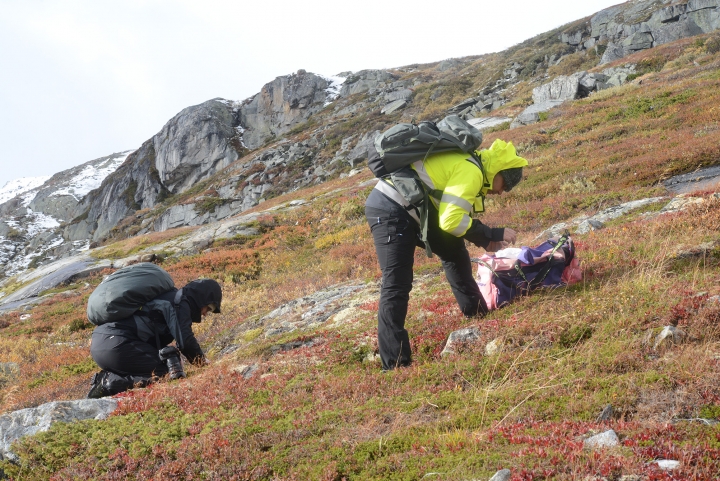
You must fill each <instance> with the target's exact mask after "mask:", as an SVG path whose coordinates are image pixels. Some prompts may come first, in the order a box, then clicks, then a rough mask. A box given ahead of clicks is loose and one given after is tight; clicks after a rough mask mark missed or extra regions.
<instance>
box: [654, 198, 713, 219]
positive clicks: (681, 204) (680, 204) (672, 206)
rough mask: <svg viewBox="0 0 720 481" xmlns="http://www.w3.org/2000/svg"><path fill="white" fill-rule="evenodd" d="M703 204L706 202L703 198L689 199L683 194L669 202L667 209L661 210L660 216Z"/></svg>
mask: <svg viewBox="0 0 720 481" xmlns="http://www.w3.org/2000/svg"><path fill="white" fill-rule="evenodd" d="M703 202H705V199H703V198H702V197H689V196H685V195H683V194H681V195H679V196H677V197H675V198H674V199H672V200H671V201H670V202H668V203H667V204H666V205H665V207H663V208H662V209H660V212H658V214H669V213H673V212H680V211H683V210H685V209H687V208H688V207H690V206H692V205H698V204H702V203H703Z"/></svg>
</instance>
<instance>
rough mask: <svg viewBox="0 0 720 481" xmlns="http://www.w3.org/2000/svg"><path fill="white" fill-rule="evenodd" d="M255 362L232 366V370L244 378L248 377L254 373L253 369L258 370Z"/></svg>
mask: <svg viewBox="0 0 720 481" xmlns="http://www.w3.org/2000/svg"><path fill="white" fill-rule="evenodd" d="M258 367H259V366H258V365H257V364H252V365H247V364H241V365H239V366H236V367H234V368H232V372H235V373H237V374H240V375H241V376H242V377H244V378H245V379H250V378H251V377H252V375H253V374H255V371H257V370H258Z"/></svg>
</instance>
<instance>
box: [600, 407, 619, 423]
mask: <svg viewBox="0 0 720 481" xmlns="http://www.w3.org/2000/svg"><path fill="white" fill-rule="evenodd" d="M613 414H615V410H614V409H613V407H612V404H608V405H607V406H605V407H604V408H603V410H602V412H601V413H600V415H599V416H598V417H597V420H596V422H598V423H599V422H601V421H609V420H610V419H612V417H613Z"/></svg>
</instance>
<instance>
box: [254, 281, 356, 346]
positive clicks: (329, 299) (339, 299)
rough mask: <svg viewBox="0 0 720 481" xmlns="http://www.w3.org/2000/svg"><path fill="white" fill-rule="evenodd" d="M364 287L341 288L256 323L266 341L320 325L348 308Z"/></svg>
mask: <svg viewBox="0 0 720 481" xmlns="http://www.w3.org/2000/svg"><path fill="white" fill-rule="evenodd" d="M363 288H365V285H354V284H340V285H336V286H331V287H328V288H326V289H323V290H320V291H317V292H314V293H312V294H310V295H308V296H305V297H302V298H300V299H295V300H293V301H290V302H288V303H287V304H284V305H282V306H280V307H278V308H277V309H275V310H274V311H272V312H270V313H269V314H267V315H265V316H264V317H262V318H261V319H260V320H259V321H257V324H258V325H257V326H254V327H263V329H264V330H265V337H272V336H275V335H278V334H282V333H286V332H292V331H295V330H296V329H305V328H309V327H313V326H317V325H320V324H322V323H324V322H325V321H327V320H328V319H329V318H330V317H332V316H333V315H335V314H337V313H338V312H340V311H342V310H343V309H345V308H347V307H349V306H348V305H349V304H350V302H349V301H347V300H346V299H347V298H348V297H350V296H351V295H353V294H354V293H356V292H357V291H359V290H361V289H363Z"/></svg>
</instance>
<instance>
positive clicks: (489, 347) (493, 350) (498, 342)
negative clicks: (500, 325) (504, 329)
mask: <svg viewBox="0 0 720 481" xmlns="http://www.w3.org/2000/svg"><path fill="white" fill-rule="evenodd" d="M503 344H504V343H503V340H502V339H501V338H499V337H498V338H497V339H493V340H492V341H490V342H488V343H487V344H486V345H485V355H486V356H494V355H495V354H497V353H499V352H500V351H502V348H503Z"/></svg>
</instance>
